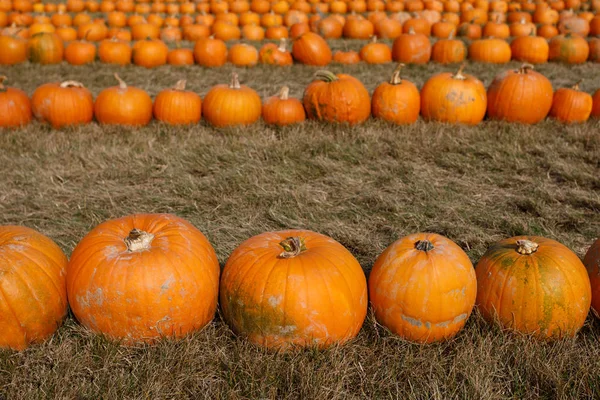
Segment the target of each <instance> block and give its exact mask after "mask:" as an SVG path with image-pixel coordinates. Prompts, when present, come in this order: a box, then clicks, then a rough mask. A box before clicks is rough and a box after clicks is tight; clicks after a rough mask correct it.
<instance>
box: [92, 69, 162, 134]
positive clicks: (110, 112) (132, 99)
mask: <svg viewBox="0 0 600 400" xmlns="http://www.w3.org/2000/svg"><path fill="white" fill-rule="evenodd" d="M115 79H116V80H117V81H118V82H119V86H113V87H110V88H107V89H104V90H103V91H101V92H100V94H99V95H98V97H97V98H96V103H95V104H94V114H95V115H96V120H98V122H99V123H101V124H107V125H130V126H142V125H147V124H148V123H149V122H150V120H151V119H152V99H151V98H150V96H149V95H148V93H146V92H145V91H143V90H142V89H138V88H136V87H132V86H127V84H126V83H125V81H123V80H122V79H121V78H120V77H119V75H117V74H115Z"/></svg>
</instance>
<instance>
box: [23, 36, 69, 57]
mask: <svg viewBox="0 0 600 400" xmlns="http://www.w3.org/2000/svg"><path fill="white" fill-rule="evenodd" d="M63 53H64V48H63V42H62V40H60V37H58V35H57V34H56V33H45V32H42V33H38V34H36V35H33V36H32V37H31V38H30V39H29V42H28V43H27V54H28V58H29V61H31V62H32V63H38V64H58V63H60V62H62V60H63Z"/></svg>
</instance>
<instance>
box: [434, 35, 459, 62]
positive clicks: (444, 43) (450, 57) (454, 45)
mask: <svg viewBox="0 0 600 400" xmlns="http://www.w3.org/2000/svg"><path fill="white" fill-rule="evenodd" d="M466 56H467V47H466V46H465V43H464V42H463V41H462V40H458V39H441V40H438V41H437V42H435V43H434V45H433V47H432V49H431V59H432V60H433V61H435V62H437V63H440V64H454V63H460V62H463V61H464V59H465V57H466Z"/></svg>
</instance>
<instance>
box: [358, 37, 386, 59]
mask: <svg viewBox="0 0 600 400" xmlns="http://www.w3.org/2000/svg"><path fill="white" fill-rule="evenodd" d="M360 58H361V59H362V60H363V61H364V62H366V63H367V64H387V63H390V62H392V50H391V49H390V47H389V46H388V45H387V44H385V43H379V42H377V36H373V39H372V40H371V43H369V44H366V45H365V46H363V48H362V49H360Z"/></svg>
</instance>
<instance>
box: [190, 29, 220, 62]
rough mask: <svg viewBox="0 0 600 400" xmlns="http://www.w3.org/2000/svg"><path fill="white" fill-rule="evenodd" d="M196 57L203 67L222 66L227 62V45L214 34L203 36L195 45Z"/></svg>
mask: <svg viewBox="0 0 600 400" xmlns="http://www.w3.org/2000/svg"><path fill="white" fill-rule="evenodd" d="M194 59H195V60H196V62H197V63H198V64H200V65H201V66H203V67H220V66H222V65H223V64H225V62H227V46H226V45H225V42H224V41H222V40H220V39H215V38H214V37H212V36H211V37H207V38H201V39H199V40H198V41H197V42H196V44H195V45H194Z"/></svg>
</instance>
